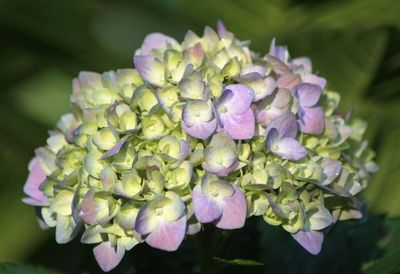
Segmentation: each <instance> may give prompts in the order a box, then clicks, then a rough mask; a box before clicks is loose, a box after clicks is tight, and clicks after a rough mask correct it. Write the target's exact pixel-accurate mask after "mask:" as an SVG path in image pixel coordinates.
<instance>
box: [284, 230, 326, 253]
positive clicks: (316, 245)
mask: <svg viewBox="0 0 400 274" xmlns="http://www.w3.org/2000/svg"><path fill="white" fill-rule="evenodd" d="M291 235H292V237H293V238H294V239H295V240H296V241H297V242H298V243H299V244H300V245H301V246H302V247H304V248H305V249H306V250H307V251H308V252H310V253H311V254H313V255H317V254H318V253H319V252H320V251H321V248H322V243H323V242H324V233H322V232H321V231H315V230H309V231H303V230H300V231H298V232H297V233H294V234H291Z"/></svg>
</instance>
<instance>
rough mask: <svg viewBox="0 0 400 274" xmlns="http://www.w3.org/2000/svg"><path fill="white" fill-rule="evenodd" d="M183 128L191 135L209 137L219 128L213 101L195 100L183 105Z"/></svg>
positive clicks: (202, 137) (200, 137) (201, 137)
mask: <svg viewBox="0 0 400 274" xmlns="http://www.w3.org/2000/svg"><path fill="white" fill-rule="evenodd" d="M182 129H183V130H184V131H185V132H186V133H187V134H189V135H191V136H193V137H196V138H199V139H203V140H204V139H207V138H208V137H210V136H211V135H212V134H213V133H214V132H215V130H216V129H217V119H216V118H215V117H214V110H213V106H212V103H211V101H203V100H193V101H190V102H188V103H186V105H185V106H184V107H183V110H182Z"/></svg>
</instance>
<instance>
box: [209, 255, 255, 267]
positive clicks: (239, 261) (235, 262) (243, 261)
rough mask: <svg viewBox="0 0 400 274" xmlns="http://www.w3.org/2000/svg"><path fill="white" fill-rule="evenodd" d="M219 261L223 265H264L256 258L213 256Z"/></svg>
mask: <svg viewBox="0 0 400 274" xmlns="http://www.w3.org/2000/svg"><path fill="white" fill-rule="evenodd" d="M213 259H214V260H215V261H216V262H217V263H220V264H223V265H237V266H262V265H263V263H260V262H257V261H254V260H248V259H234V260H226V259H222V258H218V257H214V258H213Z"/></svg>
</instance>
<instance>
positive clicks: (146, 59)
mask: <svg viewBox="0 0 400 274" xmlns="http://www.w3.org/2000/svg"><path fill="white" fill-rule="evenodd" d="M248 46H249V43H248V42H244V41H240V40H238V39H236V38H235V36H234V35H233V34H232V33H230V32H228V31H227V30H226V28H225V27H224V25H223V24H222V23H221V22H219V23H218V29H217V32H215V31H214V30H213V29H211V28H209V27H206V28H205V30H204V35H203V36H202V37H199V36H198V35H196V34H195V33H193V32H191V31H189V32H188V33H187V34H186V36H185V38H184V41H183V42H182V43H178V42H177V41H176V40H175V39H173V38H171V37H168V36H165V35H163V34H160V33H153V34H150V35H148V36H147V37H146V38H145V40H144V42H143V45H142V47H141V48H140V49H139V50H137V51H136V53H135V56H134V58H133V62H134V65H135V69H121V70H117V71H110V72H105V73H103V74H98V73H93V72H81V73H80V74H79V76H78V78H76V79H74V81H73V93H72V96H71V104H72V113H70V114H66V115H64V116H63V117H61V120H60V121H59V123H58V124H57V127H56V129H55V130H54V131H51V132H50V137H49V138H48V139H47V145H46V146H44V147H41V148H38V149H37V150H36V151H35V153H36V156H35V157H34V158H33V160H32V161H31V163H30V165H29V171H30V174H29V177H28V180H27V182H26V184H25V187H24V192H25V193H26V194H27V195H28V197H27V198H25V199H24V200H23V201H24V202H25V203H27V204H30V205H33V206H36V207H37V208H38V209H39V210H38V212H39V213H40V214H39V220H40V222H41V224H42V225H43V226H48V227H55V228H56V229H55V230H56V241H57V242H58V243H67V242H69V241H70V240H71V239H73V238H74V237H75V236H77V235H81V242H82V243H85V244H95V245H96V246H95V247H94V249H93V252H94V255H95V257H96V259H97V261H98V263H99V265H100V267H101V268H102V269H103V270H104V271H109V270H111V269H112V268H114V267H115V266H116V265H118V263H119V262H120V260H121V259H122V257H123V255H124V253H125V251H127V250H130V249H132V248H133V247H134V246H135V245H137V244H138V243H141V242H146V243H147V244H148V245H150V246H152V247H154V248H158V249H162V250H166V251H173V250H176V249H177V248H178V247H179V246H180V244H181V242H182V241H183V240H184V238H185V237H187V235H192V234H196V233H198V232H199V231H200V230H201V229H202V224H205V223H212V224H214V225H215V226H216V227H218V228H221V229H238V228H241V227H243V225H244V224H245V220H246V218H249V217H251V216H262V218H263V219H264V220H265V222H267V223H268V224H270V225H274V226H281V227H282V228H283V229H285V230H286V231H288V232H289V233H290V234H291V235H292V236H293V238H294V239H295V240H296V241H297V242H299V243H300V244H301V245H302V246H303V247H304V248H306V249H307V250H308V251H309V252H310V253H312V254H317V253H318V252H319V251H320V249H321V245H322V242H323V239H324V229H326V228H328V227H330V226H332V225H333V224H334V223H335V222H336V221H338V220H346V219H351V218H360V217H361V216H362V214H361V211H360V207H361V203H360V201H359V200H358V198H356V196H355V195H356V194H357V193H358V192H360V191H361V190H362V189H363V188H365V187H366V185H367V183H368V181H369V179H370V173H372V172H374V171H376V170H377V166H376V164H375V163H374V162H373V161H372V158H373V156H374V154H373V152H372V151H371V150H370V149H368V147H367V142H366V141H364V140H363V137H362V136H363V133H364V131H365V129H366V125H365V123H364V122H362V121H361V120H357V119H350V117H348V116H349V115H344V114H341V113H339V112H338V110H337V109H338V105H339V101H340V96H339V94H338V93H335V92H333V91H330V90H329V89H327V88H326V84H327V83H326V80H325V79H324V78H322V77H320V76H317V75H316V74H314V73H313V71H312V66H311V61H310V60H309V59H308V58H295V59H292V58H290V56H289V53H288V50H287V48H286V47H283V46H278V45H275V40H273V41H272V43H271V46H270V49H269V52H268V53H267V54H266V55H265V56H260V55H258V54H255V53H254V52H252V51H250V49H249V47H248ZM82 231H83V234H80V232H82Z"/></svg>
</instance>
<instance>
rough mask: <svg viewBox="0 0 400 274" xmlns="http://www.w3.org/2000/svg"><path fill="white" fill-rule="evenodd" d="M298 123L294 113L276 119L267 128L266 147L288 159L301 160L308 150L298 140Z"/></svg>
mask: <svg viewBox="0 0 400 274" xmlns="http://www.w3.org/2000/svg"><path fill="white" fill-rule="evenodd" d="M297 130H298V125H297V122H296V117H295V115H294V114H293V113H287V114H284V115H281V116H279V117H278V118H276V119H274V120H273V121H272V122H271V124H269V125H268V127H267V130H266V136H267V138H266V149H267V150H268V151H271V152H272V153H274V154H276V155H278V156H280V157H282V158H284V159H288V160H294V161H297V160H300V159H301V158H303V157H304V156H306V154H307V150H306V149H305V148H304V147H303V145H302V144H300V142H299V141H297V140H296V135H297Z"/></svg>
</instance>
